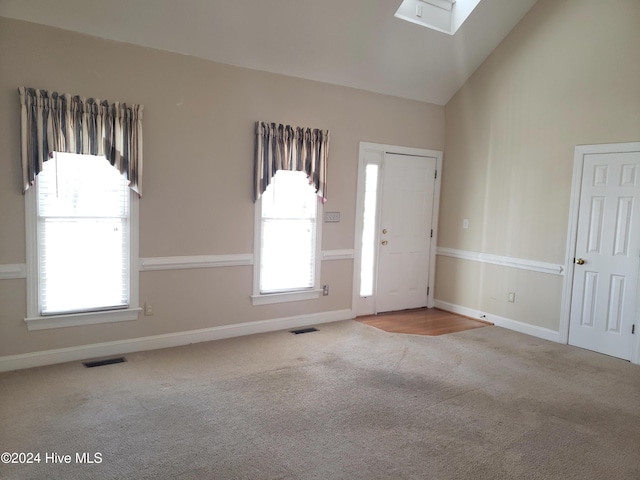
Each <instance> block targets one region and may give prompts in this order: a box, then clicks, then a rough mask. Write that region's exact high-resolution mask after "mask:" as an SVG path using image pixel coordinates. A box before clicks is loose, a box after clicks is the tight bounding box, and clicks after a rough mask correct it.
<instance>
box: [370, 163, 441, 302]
mask: <svg viewBox="0 0 640 480" xmlns="http://www.w3.org/2000/svg"><path fill="white" fill-rule="evenodd" d="M435 174H436V158H434V157H418V156H412V155H398V154H390V153H387V154H385V156H384V159H383V162H382V185H381V186H382V192H381V195H380V222H379V223H378V230H379V232H378V239H379V241H378V268H377V275H376V279H377V282H376V283H377V287H376V310H377V311H378V312H388V311H393V310H403V309H408V308H418V307H424V306H426V305H427V288H428V286H429V257H430V255H429V253H430V247H431V228H432V218H433V202H434V190H435Z"/></svg>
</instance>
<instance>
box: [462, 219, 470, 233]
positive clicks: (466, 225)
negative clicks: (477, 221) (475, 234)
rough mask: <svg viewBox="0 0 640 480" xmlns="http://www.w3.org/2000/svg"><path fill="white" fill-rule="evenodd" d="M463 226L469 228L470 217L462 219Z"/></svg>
mask: <svg viewBox="0 0 640 480" xmlns="http://www.w3.org/2000/svg"><path fill="white" fill-rule="evenodd" d="M462 228H464V229H465V230H466V229H467V228H469V219H468V218H463V219H462Z"/></svg>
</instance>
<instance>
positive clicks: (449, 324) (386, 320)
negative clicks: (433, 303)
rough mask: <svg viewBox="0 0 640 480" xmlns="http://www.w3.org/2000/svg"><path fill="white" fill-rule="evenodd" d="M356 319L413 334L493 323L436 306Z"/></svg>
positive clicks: (463, 328) (437, 333) (471, 327)
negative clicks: (439, 308)
mask: <svg viewBox="0 0 640 480" xmlns="http://www.w3.org/2000/svg"><path fill="white" fill-rule="evenodd" d="M356 321H358V322H361V323H364V324H366V325H370V326H372V327H375V328H379V329H380V330H384V331H385V332H391V333H409V334H413V335H430V336H437V335H444V334H447V333H455V332H463V331H464V330H471V329H473V328H481V327H487V326H490V325H493V323H490V322H485V321H482V320H474V319H472V318H468V317H463V316H461V315H456V314H455V313H450V312H446V311H444V310H438V309H437V308H418V309H415V310H403V311H400V312H385V313H379V314H378V315H366V316H363V317H357V318H356Z"/></svg>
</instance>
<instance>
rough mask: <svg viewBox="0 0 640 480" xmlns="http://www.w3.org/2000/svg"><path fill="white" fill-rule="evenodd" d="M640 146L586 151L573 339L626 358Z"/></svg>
mask: <svg viewBox="0 0 640 480" xmlns="http://www.w3.org/2000/svg"><path fill="white" fill-rule="evenodd" d="M639 170H640V152H627V153H601V154H590V155H585V156H584V166H583V173H582V186H581V193H580V202H579V211H578V231H577V237H576V249H575V263H574V273H573V288H572V295H571V314H570V320H569V343H570V344H572V345H575V346H578V347H582V348H587V349H589V350H594V351H596V352H600V353H604V354H607V355H612V356H615V357H618V358H623V359H626V360H630V359H631V355H632V352H633V339H634V336H633V333H632V330H633V329H634V321H635V318H636V316H637V313H638V310H637V308H638V305H637V293H638V273H639V266H640V210H639V209H640V204H639V203H638V202H639V201H640V181H639V179H638V175H639V174H640V171H639Z"/></svg>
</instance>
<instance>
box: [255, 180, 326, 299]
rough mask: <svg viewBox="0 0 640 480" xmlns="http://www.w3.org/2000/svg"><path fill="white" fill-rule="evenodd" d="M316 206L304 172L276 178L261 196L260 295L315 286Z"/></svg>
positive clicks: (315, 199)
mask: <svg viewBox="0 0 640 480" xmlns="http://www.w3.org/2000/svg"><path fill="white" fill-rule="evenodd" d="M317 204H318V197H317V194H316V193H315V188H314V187H313V186H310V185H309V182H308V180H307V178H306V174H305V173H304V172H297V171H289V170H279V171H278V172H277V173H276V175H275V176H274V177H273V180H272V183H271V184H270V185H269V186H268V187H267V189H266V191H265V193H264V194H263V195H262V220H261V228H262V235H261V250H260V293H276V292H286V291H293V290H302V289H309V288H313V287H314V285H315V269H316V216H317V209H318V206H317Z"/></svg>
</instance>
